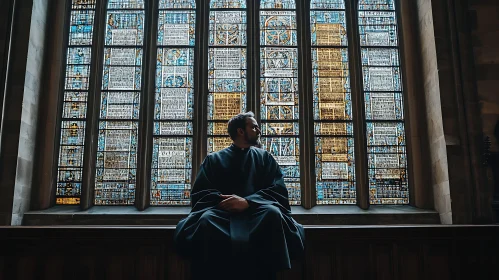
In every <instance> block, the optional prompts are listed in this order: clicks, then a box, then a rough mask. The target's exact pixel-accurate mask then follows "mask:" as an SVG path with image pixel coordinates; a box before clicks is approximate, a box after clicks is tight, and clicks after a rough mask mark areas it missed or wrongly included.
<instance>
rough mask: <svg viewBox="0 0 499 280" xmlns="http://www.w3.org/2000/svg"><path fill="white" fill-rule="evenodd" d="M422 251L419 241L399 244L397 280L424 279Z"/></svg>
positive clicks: (397, 248) (397, 247)
mask: <svg viewBox="0 0 499 280" xmlns="http://www.w3.org/2000/svg"><path fill="white" fill-rule="evenodd" d="M421 249H422V248H421V243H420V242H419V241H413V242H403V243H399V244H397V246H396V250H397V256H398V257H397V264H398V269H397V271H398V273H397V277H396V278H397V279H404V280H417V279H422V276H423V275H422V273H421V272H422V269H423V260H422V257H423V256H422V251H421Z"/></svg>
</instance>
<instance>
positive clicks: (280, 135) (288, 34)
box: [260, 0, 301, 205]
mask: <svg viewBox="0 0 499 280" xmlns="http://www.w3.org/2000/svg"><path fill="white" fill-rule="evenodd" d="M260 9H264V10H260V92H261V94H260V119H261V122H262V124H261V126H262V146H263V148H264V149H266V150H267V151H269V152H270V153H271V154H272V156H274V158H275V159H276V161H277V162H278V163H279V165H280V167H281V170H282V172H283V174H284V181H285V183H286V187H287V188H288V193H289V200H290V204H292V205H300V204H301V187H300V159H299V155H300V145H299V142H300V140H299V137H298V135H299V125H298V119H299V96H298V48H297V45H298V42H297V31H296V29H297V22H296V11H294V9H295V3H294V1H285V0H283V1H280V0H276V1H266V0H262V1H261V2H260ZM282 9H288V10H286V11H283V10H282Z"/></svg>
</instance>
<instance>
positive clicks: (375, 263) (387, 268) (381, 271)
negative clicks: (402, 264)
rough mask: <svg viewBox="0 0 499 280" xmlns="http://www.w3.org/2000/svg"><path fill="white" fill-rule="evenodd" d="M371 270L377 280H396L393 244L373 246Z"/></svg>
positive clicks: (371, 247)
mask: <svg viewBox="0 0 499 280" xmlns="http://www.w3.org/2000/svg"><path fill="white" fill-rule="evenodd" d="M370 251H371V264H372V265H371V269H372V271H371V272H372V274H371V275H375V277H376V278H375V279H386V280H390V279H394V278H395V277H394V271H393V247H392V244H391V243H381V244H372V245H371V246H370Z"/></svg>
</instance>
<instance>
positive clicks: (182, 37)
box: [158, 10, 196, 46]
mask: <svg viewBox="0 0 499 280" xmlns="http://www.w3.org/2000/svg"><path fill="white" fill-rule="evenodd" d="M158 24H159V27H158V45H159V46H169V45H170V46H194V40H195V37H194V29H195V26H196V14H195V11H186V10H184V11H172V10H160V11H159V18H158Z"/></svg>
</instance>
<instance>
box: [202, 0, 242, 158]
mask: <svg viewBox="0 0 499 280" xmlns="http://www.w3.org/2000/svg"><path fill="white" fill-rule="evenodd" d="M210 8H211V9H212V10H211V11H210V29H209V30H210V33H209V36H208V38H209V39H208V44H209V48H208V110H207V111H208V128H207V132H208V153H212V152H216V151H219V150H222V149H224V148H227V147H228V146H230V144H231V143H232V140H231V139H230V137H228V133H227V121H228V120H229V119H231V118H232V117H233V116H235V115H237V114H239V113H242V112H245V111H246V90H247V85H246V83H247V68H246V67H247V66H246V65H247V62H246V57H247V52H246V44H247V33H246V31H247V26H246V21H247V19H246V16H247V14H246V10H245V8H246V1H227V0H215V1H211V2H210ZM214 9H216V10H214Z"/></svg>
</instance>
